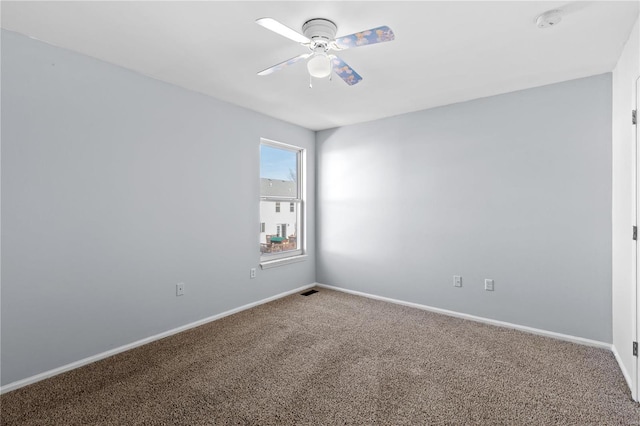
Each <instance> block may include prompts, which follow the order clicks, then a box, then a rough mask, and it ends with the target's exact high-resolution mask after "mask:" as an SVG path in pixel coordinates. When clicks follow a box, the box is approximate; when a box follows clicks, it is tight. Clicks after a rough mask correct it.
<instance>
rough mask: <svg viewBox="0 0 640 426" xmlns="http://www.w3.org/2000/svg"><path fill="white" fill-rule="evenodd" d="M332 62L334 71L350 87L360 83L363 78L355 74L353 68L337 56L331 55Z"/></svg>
mask: <svg viewBox="0 0 640 426" xmlns="http://www.w3.org/2000/svg"><path fill="white" fill-rule="evenodd" d="M331 62H332V63H333V71H334V72H335V73H336V74H338V76H339V77H340V78H341V79H343V80H344V82H345V83H347V84H348V85H349V86H353V85H354V84H358V83H360V81H361V80H362V77H360V74H358V73H357V72H355V71H354V70H353V68H351V67H350V66H349V65H347V64H346V63H345V62H344V61H343V60H342V59H340V58H338V57H337V56H335V55H331Z"/></svg>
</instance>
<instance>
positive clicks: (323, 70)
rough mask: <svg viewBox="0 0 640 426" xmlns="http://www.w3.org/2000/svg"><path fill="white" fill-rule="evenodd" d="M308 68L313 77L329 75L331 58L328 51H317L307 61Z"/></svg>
mask: <svg viewBox="0 0 640 426" xmlns="http://www.w3.org/2000/svg"><path fill="white" fill-rule="evenodd" d="M307 70H309V74H310V75H311V77H315V78H325V77H328V76H329V75H330V74H331V58H329V57H328V56H327V55H326V53H315V54H314V55H313V56H311V58H309V60H308V61H307Z"/></svg>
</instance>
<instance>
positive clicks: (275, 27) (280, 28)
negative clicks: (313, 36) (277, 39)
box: [256, 18, 311, 43]
mask: <svg viewBox="0 0 640 426" xmlns="http://www.w3.org/2000/svg"><path fill="white" fill-rule="evenodd" d="M256 24H258V25H261V26H263V27H265V28H266V29H268V30H271V31H273V32H274V33H276V34H280V35H281V36H283V37H286V38H288V39H289V40H293V41H297V42H298V43H309V42H310V41H311V40H309V39H308V38H307V37H305V36H303V35H302V34H300V33H299V32H297V31H294V30H292V29H291V28H289V27H287V26H286V25H284V24H281V23H280V22H278V21H276V20H275V19H273V18H260V19H256Z"/></svg>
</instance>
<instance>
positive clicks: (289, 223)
mask: <svg viewBox="0 0 640 426" xmlns="http://www.w3.org/2000/svg"><path fill="white" fill-rule="evenodd" d="M275 204H276V203H275V202H274V201H260V222H261V223H264V228H263V229H261V231H262V232H260V251H261V252H262V253H280V252H286V251H291V250H297V249H298V246H299V244H298V243H299V238H298V235H299V234H298V211H299V210H300V209H299V206H300V203H298V202H295V203H293V204H294V209H293V211H289V210H290V209H284V210H281V211H280V213H277V214H276V209H275Z"/></svg>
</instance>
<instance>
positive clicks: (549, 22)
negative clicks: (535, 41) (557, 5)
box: [536, 9, 563, 28]
mask: <svg viewBox="0 0 640 426" xmlns="http://www.w3.org/2000/svg"><path fill="white" fill-rule="evenodd" d="M562 15H563V12H562V10H560V9H554V10H548V11H546V12H544V13H543V14H542V15H540V16H538V18H537V19H536V25H537V26H538V28H551V27H555V26H556V25H558V24H559V23H560V21H562Z"/></svg>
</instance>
